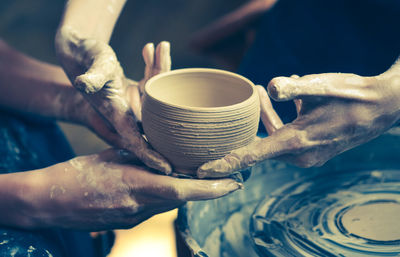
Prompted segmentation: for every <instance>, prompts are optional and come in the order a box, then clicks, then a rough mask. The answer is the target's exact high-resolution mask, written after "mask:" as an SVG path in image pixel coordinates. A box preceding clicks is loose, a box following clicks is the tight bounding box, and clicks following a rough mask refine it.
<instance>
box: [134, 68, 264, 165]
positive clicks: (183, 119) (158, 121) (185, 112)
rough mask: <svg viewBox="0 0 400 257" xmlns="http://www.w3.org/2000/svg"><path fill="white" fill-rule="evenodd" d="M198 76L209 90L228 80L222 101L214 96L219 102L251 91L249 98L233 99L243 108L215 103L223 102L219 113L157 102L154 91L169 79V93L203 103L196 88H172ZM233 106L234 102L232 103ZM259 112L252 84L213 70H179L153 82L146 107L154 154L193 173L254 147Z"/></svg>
mask: <svg viewBox="0 0 400 257" xmlns="http://www.w3.org/2000/svg"><path fill="white" fill-rule="evenodd" d="M193 75H195V76H194V79H197V80H199V79H200V80H204V81H203V82H204V83H206V84H210V83H211V84H212V83H213V82H214V81H217V82H218V81H219V82H220V81H221V80H218V79H215V80H214V79H213V78H214V77H215V78H223V80H222V81H224V85H223V88H222V89H223V90H222V92H221V90H219V91H218V92H217V93H218V94H220V95H218V96H216V97H215V96H214V98H215V99H217V98H221V101H225V100H226V99H227V98H229V97H230V95H234V94H236V95H237V92H236V93H235V92H233V91H235V90H239V91H240V88H239V87H245V88H247V89H246V90H245V91H246V94H245V95H244V96H242V97H241V99H240V97H239V99H237V98H238V97H237V96H233V98H234V99H235V101H237V102H234V103H233V104H231V105H227V106H219V105H218V100H214V101H217V102H216V103H215V105H216V106H217V107H212V106H210V107H195V106H189V105H179V104H176V102H174V101H173V99H172V100H171V101H165V99H162V100H160V99H157V98H156V97H154V95H155V94H154V88H150V89H149V87H152V85H153V84H154V83H161V84H162V81H163V80H165V78H166V77H167V79H169V81H168V83H166V84H165V85H162V87H163V90H165V89H167V87H171V88H173V90H171V91H168V90H165V92H167V93H169V94H174V92H173V91H174V90H176V91H180V92H178V93H179V97H189V98H190V97H194V98H197V96H196V94H198V93H199V92H198V88H197V85H196V89H194V90H195V91H196V92H195V94H194V95H192V96H190V90H191V89H190V88H191V87H190V86H187V87H186V86H183V87H182V88H180V87H179V86H178V87H177V88H176V87H174V86H176V85H173V84H174V82H173V83H172V84H171V77H174V76H181V77H188V78H190V77H191V76H193ZM168 77H169V78H168ZM176 83H182V80H179V79H177V81H176ZM231 84H232V85H231ZM233 84H235V85H234V86H233ZM198 86H199V87H201V86H202V85H201V83H200V84H199V85H198ZM218 87H221V85H218ZM212 88H213V87H209V86H208V88H206V89H205V90H208V91H210V90H211V91H212ZM156 89H157V88H156ZM220 89H221V88H220ZM182 90H187V91H188V92H187V94H186V95H184V96H182ZM241 90H242V91H240V92H243V89H241ZM212 93H213V92H211V93H210V92H208V94H212ZM211 97H213V96H211ZM223 99H225V100H223ZM186 100H188V99H186ZM196 100H198V99H196ZM189 101H190V100H189ZM225 102H226V101H225ZM227 102H232V101H229V99H228V101H227ZM259 112H260V110H259V99H258V95H257V91H256V89H255V87H254V85H253V84H252V83H251V82H250V81H249V80H247V79H245V78H243V77H241V76H239V75H236V74H233V73H230V72H226V71H219V70H213V69H182V70H175V71H172V72H170V73H167V74H161V75H159V76H156V77H154V78H152V79H151V80H150V81H149V82H148V84H147V85H146V90H145V98H144V102H143V107H142V119H143V129H144V132H145V134H146V137H147V139H148V141H149V142H150V144H151V145H152V146H153V147H154V149H155V150H157V151H158V152H160V153H161V154H162V155H164V156H165V157H166V158H167V159H168V160H169V161H170V162H171V163H172V165H173V166H174V168H175V169H176V170H177V171H179V172H184V173H192V172H195V171H196V169H197V168H198V167H199V166H200V165H201V164H203V163H205V162H208V161H211V160H216V159H219V158H222V157H224V156H225V155H226V154H228V153H229V152H231V151H232V150H234V149H237V148H240V147H243V146H246V145H248V144H249V143H251V142H252V141H253V140H254V138H255V135H256V133H257V129H258V122H259Z"/></svg>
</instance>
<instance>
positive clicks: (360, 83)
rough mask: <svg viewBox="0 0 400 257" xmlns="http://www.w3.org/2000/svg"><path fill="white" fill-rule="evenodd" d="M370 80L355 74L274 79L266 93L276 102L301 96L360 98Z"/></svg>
mask: <svg viewBox="0 0 400 257" xmlns="http://www.w3.org/2000/svg"><path fill="white" fill-rule="evenodd" d="M369 81H370V79H369V78H368V77H361V76H358V75H355V74H346V73H322V74H313V75H306V76H303V77H300V78H299V77H297V76H292V77H290V78H289V77H276V78H274V79H272V80H271V81H270V82H269V84H268V93H269V95H270V96H271V97H272V98H273V99H274V100H276V101H287V100H292V99H297V98H301V97H303V96H320V97H339V98H347V99H352V98H360V97H365V93H363V90H362V89H364V88H365V85H368V82H369Z"/></svg>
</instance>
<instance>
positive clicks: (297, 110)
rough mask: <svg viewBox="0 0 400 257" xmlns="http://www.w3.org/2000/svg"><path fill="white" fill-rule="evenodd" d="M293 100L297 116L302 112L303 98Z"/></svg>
mask: <svg viewBox="0 0 400 257" xmlns="http://www.w3.org/2000/svg"><path fill="white" fill-rule="evenodd" d="M293 102H294V105H295V106H296V113H297V116H298V115H299V113H300V110H301V106H302V105H303V100H301V99H294V100H293Z"/></svg>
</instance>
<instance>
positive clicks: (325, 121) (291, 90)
mask: <svg viewBox="0 0 400 257" xmlns="http://www.w3.org/2000/svg"><path fill="white" fill-rule="evenodd" d="M259 90H260V96H261V102H262V105H261V107H262V108H261V110H262V115H261V117H262V120H263V123H264V125H265V126H266V128H267V131H268V133H269V136H268V137H266V138H264V139H261V140H257V141H256V142H254V143H253V144H251V145H249V146H247V147H245V148H242V149H238V150H235V151H233V152H232V153H231V154H229V155H227V156H225V157H224V158H223V159H220V160H216V161H212V162H209V163H206V164H204V165H203V166H201V167H200V168H199V169H198V176H199V177H222V176H226V175H228V174H230V173H231V172H233V171H236V170H241V169H244V168H247V167H249V166H252V165H254V164H256V163H258V162H261V161H263V160H267V159H271V158H274V159H279V160H283V161H286V162H289V163H292V164H295V165H297V166H300V167H311V166H321V165H323V164H324V163H325V162H326V161H328V160H329V159H331V158H333V157H334V156H336V155H338V154H340V153H342V152H344V151H346V150H349V149H351V148H353V147H356V146H358V145H360V144H363V143H365V142H368V141H369V140H371V139H373V138H375V137H377V136H379V135H381V134H382V133H384V132H385V131H387V130H388V129H390V128H391V127H392V126H393V125H395V124H396V123H397V122H399V120H400V59H398V60H397V62H396V63H395V64H393V66H392V67H391V68H390V69H389V70H387V71H386V72H384V73H382V74H380V75H378V76H372V77H363V76H359V75H355V74H346V73H325V74H313V75H306V76H303V77H298V76H292V77H290V78H288V77H278V78H274V79H273V80H272V81H271V82H270V83H269V85H268V92H269V95H270V96H271V97H272V98H273V99H275V100H277V101H288V100H294V102H295V104H296V107H297V114H298V115H297V118H296V119H295V120H294V121H293V122H291V123H289V124H285V125H283V124H282V122H281V121H280V120H279V117H278V115H277V114H276V113H275V111H274V110H273V108H272V105H271V104H270V103H269V99H268V95H267V93H266V92H265V90H264V89H263V88H259Z"/></svg>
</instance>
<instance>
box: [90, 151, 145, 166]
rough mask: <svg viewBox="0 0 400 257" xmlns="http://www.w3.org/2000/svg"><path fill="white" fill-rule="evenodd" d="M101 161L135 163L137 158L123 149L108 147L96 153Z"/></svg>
mask: <svg viewBox="0 0 400 257" xmlns="http://www.w3.org/2000/svg"><path fill="white" fill-rule="evenodd" d="M98 156H99V158H100V160H101V161H104V162H115V163H127V162H129V163H131V164H133V163H137V162H138V161H139V159H138V158H137V157H136V156H135V155H134V154H132V153H131V152H129V151H126V150H124V149H116V148H110V149H106V150H104V151H102V152H101V153H99V154H98Z"/></svg>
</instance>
